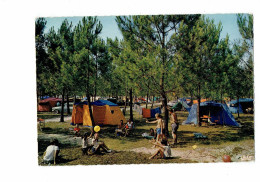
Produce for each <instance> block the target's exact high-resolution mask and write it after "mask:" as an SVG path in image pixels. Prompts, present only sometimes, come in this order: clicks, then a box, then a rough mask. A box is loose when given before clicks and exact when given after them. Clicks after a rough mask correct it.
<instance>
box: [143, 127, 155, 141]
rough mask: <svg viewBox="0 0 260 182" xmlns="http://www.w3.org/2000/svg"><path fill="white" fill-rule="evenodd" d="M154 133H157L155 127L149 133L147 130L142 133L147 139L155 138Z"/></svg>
mask: <svg viewBox="0 0 260 182" xmlns="http://www.w3.org/2000/svg"><path fill="white" fill-rule="evenodd" d="M154 134H155V133H154V129H153V128H151V129H150V132H149V133H146V132H145V133H143V134H142V136H143V137H145V138H147V139H151V140H155V138H156V137H155V135H154Z"/></svg>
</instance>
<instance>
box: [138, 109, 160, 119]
mask: <svg viewBox="0 0 260 182" xmlns="http://www.w3.org/2000/svg"><path fill="white" fill-rule="evenodd" d="M156 113H159V114H161V109H160V107H157V108H155V109H146V108H142V115H143V118H155V114H156Z"/></svg>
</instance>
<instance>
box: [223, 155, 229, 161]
mask: <svg viewBox="0 0 260 182" xmlns="http://www.w3.org/2000/svg"><path fill="white" fill-rule="evenodd" d="M222 160H223V162H231V158H230V156H229V155H224V156H223V158H222Z"/></svg>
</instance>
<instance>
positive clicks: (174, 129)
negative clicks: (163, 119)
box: [170, 109, 179, 144]
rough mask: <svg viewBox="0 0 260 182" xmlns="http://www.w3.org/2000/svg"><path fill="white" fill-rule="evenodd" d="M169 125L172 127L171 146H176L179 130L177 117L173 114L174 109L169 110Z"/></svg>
mask: <svg viewBox="0 0 260 182" xmlns="http://www.w3.org/2000/svg"><path fill="white" fill-rule="evenodd" d="M170 123H171V127H172V138H173V144H177V130H178V128H179V122H178V119H177V115H176V113H175V112H174V109H171V110H170Z"/></svg>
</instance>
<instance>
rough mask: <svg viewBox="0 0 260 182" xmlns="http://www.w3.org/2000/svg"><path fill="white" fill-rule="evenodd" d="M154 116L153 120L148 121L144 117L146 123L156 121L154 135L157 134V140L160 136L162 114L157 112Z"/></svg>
mask: <svg viewBox="0 0 260 182" xmlns="http://www.w3.org/2000/svg"><path fill="white" fill-rule="evenodd" d="M155 118H156V120H155V121H150V122H149V121H148V120H147V119H146V123H157V126H156V128H155V131H156V135H157V137H156V141H157V142H158V141H159V140H160V139H161V138H162V134H163V129H164V123H163V120H162V115H160V114H159V113H156V114H155Z"/></svg>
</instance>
